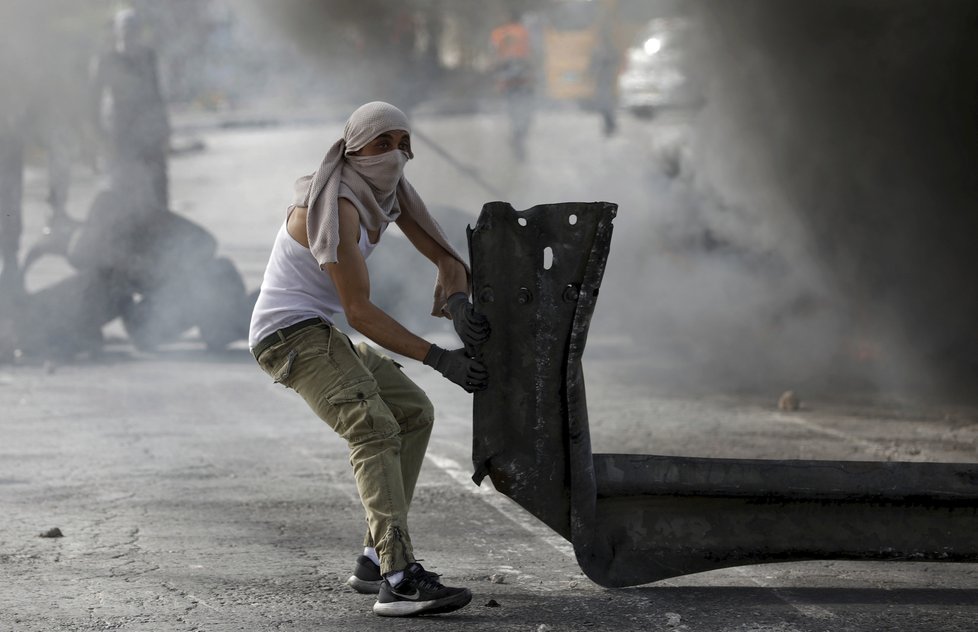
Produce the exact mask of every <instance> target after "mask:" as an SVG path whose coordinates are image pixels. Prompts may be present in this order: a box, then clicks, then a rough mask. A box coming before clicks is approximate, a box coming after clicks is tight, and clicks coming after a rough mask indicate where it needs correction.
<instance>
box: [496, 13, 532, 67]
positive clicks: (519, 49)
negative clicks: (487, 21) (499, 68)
mask: <svg viewBox="0 0 978 632" xmlns="http://www.w3.org/2000/svg"><path fill="white" fill-rule="evenodd" d="M490 38H491V40H492V46H493V48H494V49H495V51H496V59H497V60H498V61H509V60H513V59H527V58H528V57H529V56H530V32H529V31H528V30H527V29H526V27H525V26H523V25H522V24H520V23H519V22H509V23H507V24H503V25H502V26H499V27H496V28H495V29H493V31H492V34H491V35H490Z"/></svg>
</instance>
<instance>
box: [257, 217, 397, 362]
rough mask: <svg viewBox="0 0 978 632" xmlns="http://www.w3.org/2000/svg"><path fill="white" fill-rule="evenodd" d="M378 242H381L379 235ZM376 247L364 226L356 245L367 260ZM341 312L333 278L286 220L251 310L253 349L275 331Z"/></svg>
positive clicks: (382, 228) (331, 319) (331, 320)
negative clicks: (287, 224) (295, 235)
mask: <svg viewBox="0 0 978 632" xmlns="http://www.w3.org/2000/svg"><path fill="white" fill-rule="evenodd" d="M385 228H386V225H384V226H382V227H381V234H383V231H384V229H385ZM377 243H380V238H379V237H378V238H377ZM376 246H377V244H376V243H374V244H372V243H370V238H369V237H368V236H367V229H366V228H364V227H363V226H362V225H361V226H360V241H359V242H358V243H357V247H358V248H360V253H361V254H363V257H364V259H366V258H367V257H369V256H370V253H371V252H373V249H374V248H375V247H376ZM342 312H343V305H342V304H341V303H340V297H339V295H338V294H337V292H336V286H335V285H333V279H332V278H331V277H330V276H329V273H328V272H326V271H325V270H322V269H320V268H319V263H318V262H317V261H316V258H315V257H313V256H312V252H311V251H310V250H309V249H308V248H306V247H305V246H303V245H302V244H300V243H299V242H297V241H296V240H295V239H293V238H292V236H291V235H289V231H288V230H287V229H286V224H285V223H283V224H282V228H280V229H279V231H278V234H277V235H276V236H275V244H274V245H273V246H272V254H271V255H270V256H269V258H268V265H267V266H265V276H264V277H263V278H262V282H261V290H260V291H259V293H258V301H257V302H256V303H255V311H253V312H252V313H251V327H250V328H249V331H248V346H249V347H251V348H254V347H255V345H256V344H258V342H259V341H261V340H262V339H263V338H265V337H266V336H268V335H269V334H271V333H273V332H275V331H276V330H278V329H282V328H283V327H288V326H289V325H294V324H295V323H298V322H300V321H303V320H306V319H308V318H316V317H317V316H318V317H319V318H323V319H325V320H326V321H328V322H329V323H332V322H333V316H334V315H335V314H337V313H342Z"/></svg>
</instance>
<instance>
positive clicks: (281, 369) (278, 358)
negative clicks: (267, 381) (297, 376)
mask: <svg viewBox="0 0 978 632" xmlns="http://www.w3.org/2000/svg"><path fill="white" fill-rule="evenodd" d="M270 351H271V350H269V351H266V352H265V353H263V354H262V357H261V360H259V364H260V365H261V368H262V369H263V370H264V371H265V373H268V374H269V375H270V376H271V377H272V380H274V381H275V383H276V384H282V385H284V386H288V385H289V376H290V375H292V368H293V367H294V366H295V361H296V358H298V357H299V351H298V350H297V349H289V350H288V353H270ZM282 351H283V352H284V351H285V350H284V349H283V350H282ZM269 356H270V357H269ZM266 357H267V359H266Z"/></svg>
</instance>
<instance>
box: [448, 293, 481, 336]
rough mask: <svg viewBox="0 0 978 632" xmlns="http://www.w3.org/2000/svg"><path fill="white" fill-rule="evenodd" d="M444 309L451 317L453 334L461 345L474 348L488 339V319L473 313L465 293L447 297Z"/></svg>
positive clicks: (473, 309) (475, 312)
mask: <svg viewBox="0 0 978 632" xmlns="http://www.w3.org/2000/svg"><path fill="white" fill-rule="evenodd" d="M445 308H446V309H447V310H448V313H449V315H450V316H451V317H452V324H453V325H454V326H455V332H456V333H457V334H458V337H459V338H460V339H461V340H462V343H463V344H465V345H467V346H476V345H481V344H482V343H484V342H485V341H486V340H488V339H489V319H488V318H486V317H485V316H484V315H483V314H480V313H478V312H477V311H475V308H474V307H473V306H472V303H470V302H469V298H468V297H467V296H466V295H465V292H456V293H454V294H452V295H451V296H449V297H448V304H447V305H446V306H445Z"/></svg>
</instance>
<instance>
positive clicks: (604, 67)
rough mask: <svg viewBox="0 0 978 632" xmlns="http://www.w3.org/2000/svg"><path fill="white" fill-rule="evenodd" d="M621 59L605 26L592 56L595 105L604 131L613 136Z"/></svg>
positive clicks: (616, 125) (605, 133) (606, 134)
mask: <svg viewBox="0 0 978 632" xmlns="http://www.w3.org/2000/svg"><path fill="white" fill-rule="evenodd" d="M620 66H621V58H620V54H619V53H618V49H617V47H616V46H615V41H614V38H613V37H612V33H611V28H610V27H608V26H604V27H602V28H601V30H600V34H599V35H598V41H597V44H595V47H594V52H593V53H592V54H591V76H592V77H593V78H594V105H595V107H596V108H597V110H598V112H599V113H600V114H601V122H602V131H603V132H604V135H605V136H611V135H612V134H614V133H615V130H616V129H617V128H618V124H617V116H616V110H617V108H618V70H619V67H620Z"/></svg>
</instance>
